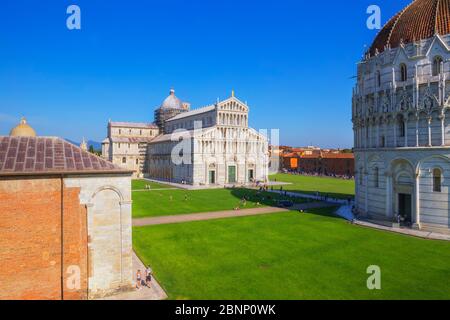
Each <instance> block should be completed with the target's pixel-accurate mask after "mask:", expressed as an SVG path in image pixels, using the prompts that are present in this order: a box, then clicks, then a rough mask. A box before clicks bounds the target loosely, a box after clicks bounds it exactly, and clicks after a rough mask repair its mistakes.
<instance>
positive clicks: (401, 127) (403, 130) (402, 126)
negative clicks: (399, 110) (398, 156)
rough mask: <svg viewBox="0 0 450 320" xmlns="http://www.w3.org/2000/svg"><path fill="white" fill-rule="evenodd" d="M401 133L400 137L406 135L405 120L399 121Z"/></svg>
mask: <svg viewBox="0 0 450 320" xmlns="http://www.w3.org/2000/svg"><path fill="white" fill-rule="evenodd" d="M399 134H400V137H404V136H405V123H404V122H403V121H402V122H400V123H399Z"/></svg>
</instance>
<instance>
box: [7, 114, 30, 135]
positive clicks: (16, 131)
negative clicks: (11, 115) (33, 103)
mask: <svg viewBox="0 0 450 320" xmlns="http://www.w3.org/2000/svg"><path fill="white" fill-rule="evenodd" d="M9 135H10V136H11V137H36V132H35V131H34V129H33V128H32V127H30V126H29V125H28V123H27V120H26V119H25V118H22V119H21V120H20V124H19V125H18V126H17V127H15V128H13V129H12V130H11V132H10V133H9Z"/></svg>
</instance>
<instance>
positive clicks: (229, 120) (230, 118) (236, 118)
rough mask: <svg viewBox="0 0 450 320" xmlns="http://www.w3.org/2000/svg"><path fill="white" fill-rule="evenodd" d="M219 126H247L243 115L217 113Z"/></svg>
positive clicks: (245, 116) (245, 117)
mask: <svg viewBox="0 0 450 320" xmlns="http://www.w3.org/2000/svg"><path fill="white" fill-rule="evenodd" d="M219 124H221V125H230V126H233V125H234V126H245V127H246V126H248V117H247V115H244V114H229V113H219Z"/></svg>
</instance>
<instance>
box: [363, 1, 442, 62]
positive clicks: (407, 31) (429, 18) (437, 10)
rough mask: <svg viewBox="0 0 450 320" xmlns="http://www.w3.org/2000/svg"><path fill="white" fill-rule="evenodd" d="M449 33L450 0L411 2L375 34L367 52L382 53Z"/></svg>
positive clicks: (372, 53)
mask: <svg viewBox="0 0 450 320" xmlns="http://www.w3.org/2000/svg"><path fill="white" fill-rule="evenodd" d="M449 33H450V0H415V1H413V2H412V3H411V4H410V5H409V6H407V7H406V8H404V9H403V10H402V11H400V12H399V13H398V14H396V15H395V16H394V17H393V18H392V19H391V20H389V21H388V22H387V23H386V25H385V26H384V27H383V29H382V30H381V31H380V32H379V33H378V35H377V37H376V38H375V40H374V42H373V44H372V47H371V48H370V50H369V52H370V54H371V55H374V54H375V52H376V50H378V52H383V51H384V49H385V46H386V45H389V46H390V47H391V48H396V47H398V46H400V43H401V42H402V41H403V43H405V44H407V43H411V42H414V41H419V40H424V39H428V38H431V37H433V36H434V35H435V34H439V35H445V34H449Z"/></svg>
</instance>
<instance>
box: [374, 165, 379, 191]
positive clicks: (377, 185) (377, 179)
mask: <svg viewBox="0 0 450 320" xmlns="http://www.w3.org/2000/svg"><path fill="white" fill-rule="evenodd" d="M379 174H380V170H379V169H378V168H375V169H374V176H375V188H379V187H380V175H379Z"/></svg>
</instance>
